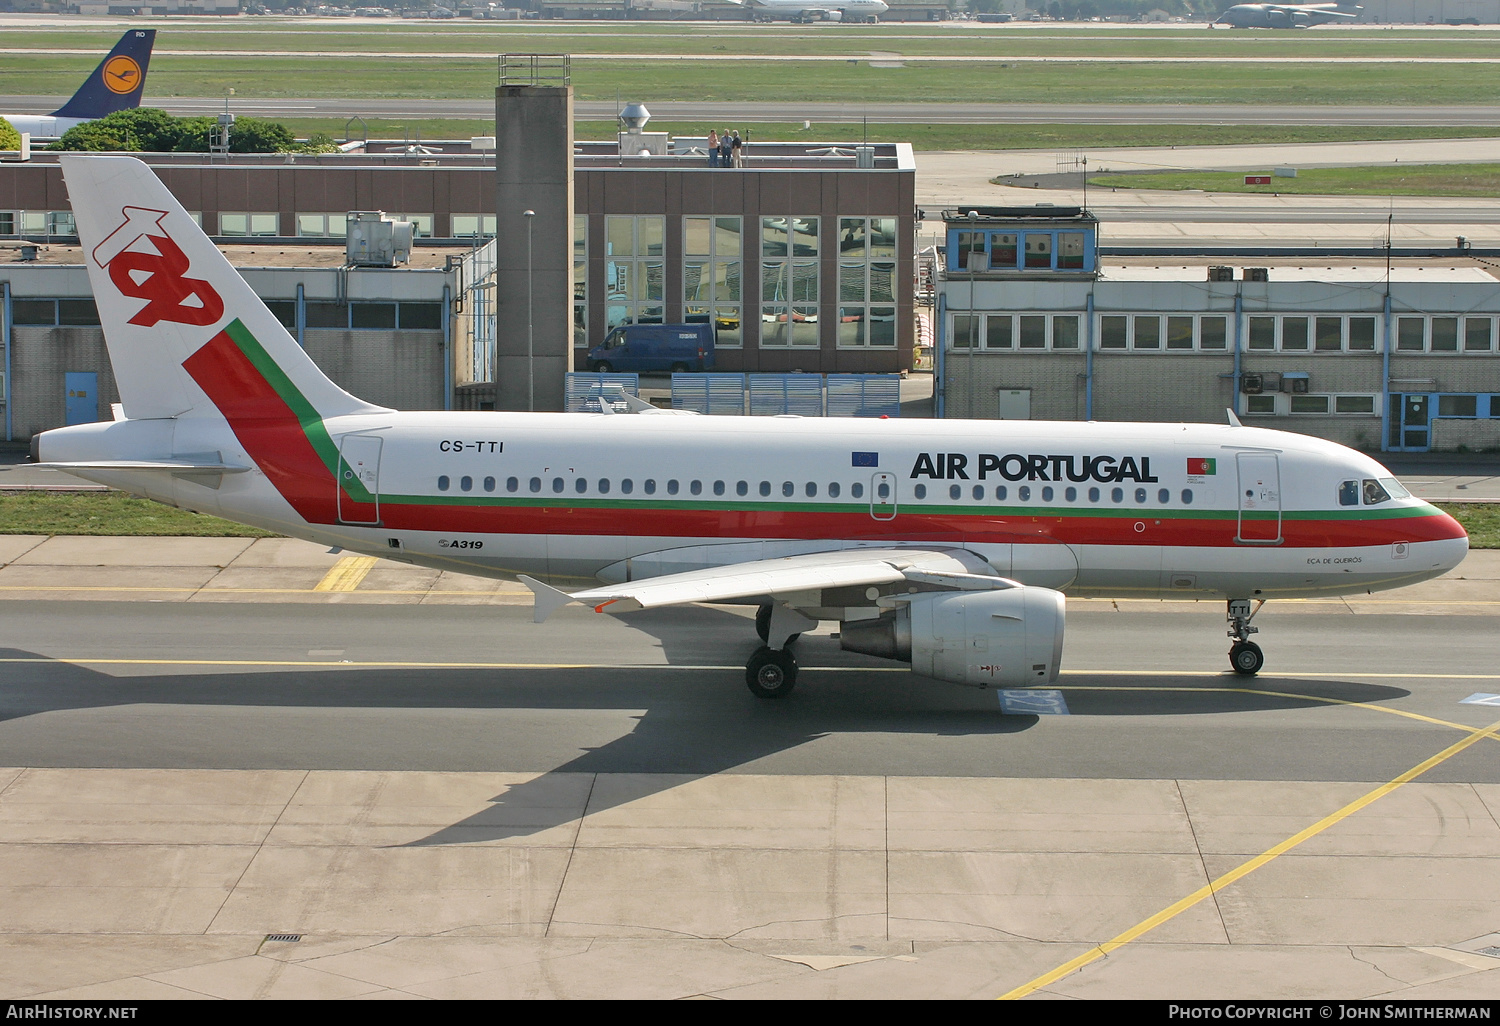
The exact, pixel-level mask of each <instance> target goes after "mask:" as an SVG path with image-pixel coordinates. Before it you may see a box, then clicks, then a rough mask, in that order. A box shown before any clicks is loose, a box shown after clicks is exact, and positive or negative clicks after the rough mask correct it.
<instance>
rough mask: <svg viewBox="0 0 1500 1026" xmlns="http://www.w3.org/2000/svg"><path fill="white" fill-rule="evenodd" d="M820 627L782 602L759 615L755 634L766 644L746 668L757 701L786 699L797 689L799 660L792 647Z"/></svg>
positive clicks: (766, 606)
mask: <svg viewBox="0 0 1500 1026" xmlns="http://www.w3.org/2000/svg"><path fill="white" fill-rule="evenodd" d="M817 625H818V623H817V621H816V620H811V619H809V618H808V617H805V616H803V615H802V614H801V613H799V612H797V611H796V610H793V609H791V608H789V607H787V606H784V605H782V604H781V603H779V602H767V603H765V604H763V605H762V606H761V607H760V608H759V609H757V610H756V611H755V633H756V634H759V635H760V640H761V641H763V642H765V644H764V645H762V646H761V647H760V648H758V649H756V650H755V654H754V655H753V656H751V657H750V662H748V663H747V664H745V685H746V687H748V688H749V689H750V693H751V694H752V695H754V696H755V697H756V698H783V697H785V696H786V695H788V694H789V693H791V690H792V688H794V687H796V686H797V660H796V659H795V658H793V656H792V650H791V648H789V647H788V646H790V645H791V643H792V642H794V641H796V640H797V639H798V638H800V637H802V632H803V631H807V630H812V628H814V627H816V626H817Z"/></svg>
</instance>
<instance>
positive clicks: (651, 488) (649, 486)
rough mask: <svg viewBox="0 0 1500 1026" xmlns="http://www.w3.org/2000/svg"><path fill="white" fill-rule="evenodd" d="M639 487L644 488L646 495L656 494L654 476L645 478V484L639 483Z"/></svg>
mask: <svg viewBox="0 0 1500 1026" xmlns="http://www.w3.org/2000/svg"><path fill="white" fill-rule="evenodd" d="M641 487H642V488H643V489H645V491H646V494H647V495H655V494H656V478H654V477H648V478H646V482H645V484H643V485H641Z"/></svg>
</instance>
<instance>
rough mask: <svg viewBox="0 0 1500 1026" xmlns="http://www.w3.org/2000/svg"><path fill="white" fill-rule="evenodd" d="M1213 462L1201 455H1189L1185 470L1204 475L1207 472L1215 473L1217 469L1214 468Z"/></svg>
mask: <svg viewBox="0 0 1500 1026" xmlns="http://www.w3.org/2000/svg"><path fill="white" fill-rule="evenodd" d="M1215 462H1216V461H1214V460H1211V459H1203V458H1202V457H1189V459H1188V461H1187V472H1188V473H1189V474H1194V475H1198V476H1202V477H1206V476H1208V475H1209V474H1214V473H1217V471H1215V470H1214V464H1215Z"/></svg>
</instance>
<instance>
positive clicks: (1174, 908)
mask: <svg viewBox="0 0 1500 1026" xmlns="http://www.w3.org/2000/svg"><path fill="white" fill-rule="evenodd" d="M1350 704H1354V705H1360V704H1362V703H1359V702H1355V703H1350ZM1367 708H1376V707H1375V706H1367ZM1388 711H1389V710H1388ZM1464 729H1465V730H1469V731H1471V733H1470V734H1469V736H1468V737H1465V738H1463V739H1461V740H1459V741H1455V742H1454V743H1453V744H1451V745H1449V746H1448V747H1447V748H1444V749H1443V750H1442V751H1441V752H1438V753H1437V754H1436V755H1434V756H1432V757H1431V758H1429V759H1424V760H1423V761H1422V762H1419V763H1417V765H1415V766H1413V767H1412V768H1411V769H1409V770H1407V771H1406V772H1405V773H1402V774H1401V775H1400V776H1398V777H1396V778H1394V779H1392V780H1389V781H1387V782H1386V783H1384V784H1381V785H1380V786H1379V787H1377V788H1375V789H1374V790H1373V791H1369V792H1366V793H1365V794H1363V795H1361V796H1360V797H1358V798H1356V799H1354V801H1352V802H1350V803H1349V804H1348V805H1345V806H1344V807H1343V808H1342V809H1339V810H1338V811H1337V812H1334V813H1331V814H1329V815H1327V816H1324V817H1323V818H1322V819H1320V820H1318V821H1317V822H1316V823H1314V824H1312V826H1309V827H1307V828H1305V829H1303V830H1299V831H1298V832H1297V833H1295V834H1293V835H1292V836H1291V837H1288V838H1287V839H1286V840H1284V841H1282V842H1281V843H1279V844H1276V845H1273V846H1272V847H1270V848H1267V849H1266V850H1265V851H1263V852H1261V853H1260V854H1259V855H1257V856H1255V857H1254V858H1253V859H1250V860H1249V861H1247V862H1243V863H1241V864H1240V865H1238V866H1236V867H1235V868H1234V869H1231V870H1230V871H1229V872H1227V873H1225V874H1224V875H1223V876H1221V877H1219V878H1218V879H1217V880H1214V881H1212V882H1210V883H1208V884H1207V885H1205V886H1203V887H1200V888H1198V889H1197V890H1196V891H1194V892H1193V893H1192V894H1189V895H1188V896H1187V897H1185V898H1183V899H1182V900H1181V901H1178V902H1176V903H1174V904H1172V905H1168V906H1167V907H1166V908H1164V909H1162V910H1161V911H1160V912H1158V913H1156V915H1154V916H1151V917H1150V918H1147V919H1143V920H1141V921H1140V922H1139V923H1136V924H1135V925H1134V926H1132V927H1131V928H1130V929H1128V930H1126V931H1125V932H1124V933H1120V934H1117V935H1116V936H1114V937H1112V938H1111V939H1109V940H1107V941H1105V942H1104V943H1103V944H1100V945H1099V946H1097V947H1094V948H1090V949H1089V950H1088V951H1085V952H1084V953H1083V954H1081V955H1079V956H1078V957H1077V958H1075V959H1072V960H1071V961H1068V962H1064V963H1063V964H1062V965H1060V966H1058V967H1057V968H1056V969H1053V970H1052V971H1051V972H1047V973H1043V974H1042V975H1041V976H1038V977H1037V978H1036V979H1034V980H1031V981H1030V982H1028V983H1023V984H1022V985H1021V986H1019V987H1017V988H1015V989H1014V990H1011V991H1008V992H1006V993H1005V994H1002V995H1000V998H999V1000H1001V1001H1008V1000H1015V999H1017V998H1023V997H1026V996H1027V995H1029V994H1033V993H1035V992H1036V991H1038V990H1041V989H1042V988H1043V987H1046V986H1048V985H1050V984H1053V983H1056V982H1057V981H1058V980H1060V979H1062V978H1063V977H1064V976H1067V975H1068V974H1070V973H1073V972H1075V971H1077V970H1079V969H1082V968H1083V967H1084V966H1087V965H1089V964H1091V963H1093V962H1097V961H1098V960H1099V959H1101V958H1104V957H1105V956H1106V955H1108V954H1109V953H1110V952H1112V951H1117V950H1119V949H1120V948H1122V947H1124V946H1125V945H1127V944H1129V943H1130V942H1131V941H1133V940H1135V939H1137V938H1139V937H1142V936H1144V935H1145V934H1147V933H1149V932H1151V931H1152V930H1154V929H1156V928H1157V927H1158V926H1160V925H1162V924H1163V923H1165V922H1168V921H1169V920H1172V919H1175V918H1176V917H1177V916H1179V915H1181V914H1182V913H1183V912H1186V911H1187V910H1188V909H1190V908H1192V907H1193V906H1194V905H1196V904H1198V903H1199V902H1201V901H1202V900H1203V899H1205V898H1207V897H1210V896H1211V895H1214V894H1217V893H1218V892H1219V891H1222V890H1224V889H1225V888H1226V887H1228V886H1230V885H1231V884H1233V883H1235V882H1236V881H1238V880H1242V879H1244V878H1245V877H1247V876H1249V875H1250V874H1251V873H1253V872H1255V871H1256V870H1257V869H1260V868H1261V867H1262V866H1265V865H1268V864H1270V863H1271V862H1273V861H1275V860H1276V859H1277V858H1279V857H1280V856H1282V855H1284V854H1286V853H1287V852H1289V851H1291V850H1292V849H1293V848H1295V847H1297V845H1299V844H1301V843H1302V842H1303V841H1307V840H1310V839H1311V838H1314V837H1316V836H1317V835H1318V834H1321V833H1322V832H1323V831H1324V830H1327V829H1328V828H1329V827H1331V826H1335V825H1336V824H1338V823H1341V822H1343V821H1344V820H1346V819H1348V818H1349V817H1350V816H1352V815H1354V814H1355V813H1356V812H1358V811H1360V810H1361V809H1363V808H1365V807H1366V806H1369V805H1373V804H1374V803H1375V802H1377V801H1379V800H1380V799H1382V798H1384V797H1385V796H1386V795H1388V794H1390V793H1391V792H1392V791H1395V790H1396V789H1397V788H1399V787H1401V786H1402V785H1404V784H1409V783H1411V782H1412V781H1413V780H1415V779H1416V778H1417V777H1419V776H1421V775H1422V774H1423V773H1426V772H1427V771H1428V770H1430V769H1433V768H1434V767H1436V766H1439V765H1441V764H1442V763H1444V762H1447V761H1448V760H1449V759H1451V758H1453V756H1455V755H1457V754H1458V753H1459V752H1462V751H1464V750H1465V749H1467V748H1469V747H1470V746H1472V745H1474V744H1476V743H1478V742H1479V741H1480V740H1482V739H1484V738H1487V737H1497V736H1500V735H1497V734H1496V731H1497V730H1500V720H1496V721H1495V722H1494V723H1492V724H1490V725H1489V726H1488V727H1482V728H1481V727H1465V728H1464Z"/></svg>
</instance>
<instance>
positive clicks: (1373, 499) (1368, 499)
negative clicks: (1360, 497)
mask: <svg viewBox="0 0 1500 1026" xmlns="http://www.w3.org/2000/svg"><path fill="white" fill-rule="evenodd" d="M1364 495H1365V505H1366V506H1374V505H1375V504H1376V503H1381V502H1386V501H1388V500H1389V499H1390V497H1391V495H1390V493H1389V492H1387V491H1386V490H1385V487H1384V486H1383V485H1381V483H1380V482H1379V481H1377V480H1375V479H1374V478H1373V477H1367V478H1365V492H1364Z"/></svg>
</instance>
